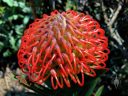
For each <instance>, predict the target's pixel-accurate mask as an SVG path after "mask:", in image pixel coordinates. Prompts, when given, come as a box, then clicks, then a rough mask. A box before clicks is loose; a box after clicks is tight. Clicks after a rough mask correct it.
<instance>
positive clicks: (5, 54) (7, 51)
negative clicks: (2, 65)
mask: <svg viewBox="0 0 128 96" xmlns="http://www.w3.org/2000/svg"><path fill="white" fill-rule="evenodd" d="M11 54H12V53H11V52H10V51H9V50H6V51H5V52H4V53H3V56H4V57H8V56H10V55H11Z"/></svg>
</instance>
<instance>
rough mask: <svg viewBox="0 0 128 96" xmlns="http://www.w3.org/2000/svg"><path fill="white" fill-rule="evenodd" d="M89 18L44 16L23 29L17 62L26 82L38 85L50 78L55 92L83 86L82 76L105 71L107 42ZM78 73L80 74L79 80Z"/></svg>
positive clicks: (64, 14) (81, 15)
mask: <svg viewBox="0 0 128 96" xmlns="http://www.w3.org/2000/svg"><path fill="white" fill-rule="evenodd" d="M104 33H105V32H104V30H103V29H102V28H100V25H99V23H98V22H97V21H95V20H94V19H93V18H92V17H91V16H89V15H85V14H84V13H79V12H75V11H72V10H70V11H66V12H62V13H59V12H58V11H56V10H55V11H53V12H52V13H51V15H50V16H48V15H46V14H44V15H43V17H42V18H41V19H36V20H35V21H34V23H32V24H30V26H29V28H28V29H26V30H25V32H24V35H23V37H22V39H21V46H20V49H19V51H18V63H19V66H20V68H21V69H22V71H23V73H25V74H26V75H27V76H28V78H29V80H30V81H32V82H35V83H38V84H42V83H44V82H45V81H46V80H47V79H51V85H52V87H53V88H54V89H57V88H58V87H60V88H63V87H64V85H67V87H70V86H71V83H70V82H71V81H70V80H72V81H74V83H78V85H80V86H83V85H84V75H85V74H86V75H88V76H92V77H94V76H96V73H95V70H96V69H105V68H106V64H105V61H106V60H107V59H108V54H109V49H108V48H107V47H108V39H107V38H106V37H105V35H104ZM78 74H79V75H81V76H80V77H81V78H79V77H78Z"/></svg>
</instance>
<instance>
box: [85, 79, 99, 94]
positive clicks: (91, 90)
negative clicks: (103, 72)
mask: <svg viewBox="0 0 128 96" xmlns="http://www.w3.org/2000/svg"><path fill="white" fill-rule="evenodd" d="M98 81H100V78H99V77H97V78H96V79H95V80H93V81H92V82H91V83H90V88H89V90H88V91H87V92H86V94H85V96H91V95H92V94H93V91H94V89H95V87H96V85H97V83H98Z"/></svg>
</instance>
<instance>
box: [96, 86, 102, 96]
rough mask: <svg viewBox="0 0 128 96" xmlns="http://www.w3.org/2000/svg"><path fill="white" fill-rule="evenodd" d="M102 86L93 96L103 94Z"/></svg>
mask: <svg viewBox="0 0 128 96" xmlns="http://www.w3.org/2000/svg"><path fill="white" fill-rule="evenodd" d="M103 89H104V86H103V85H102V86H101V87H100V88H99V89H98V90H97V92H96V94H95V96H101V93H102V92H103Z"/></svg>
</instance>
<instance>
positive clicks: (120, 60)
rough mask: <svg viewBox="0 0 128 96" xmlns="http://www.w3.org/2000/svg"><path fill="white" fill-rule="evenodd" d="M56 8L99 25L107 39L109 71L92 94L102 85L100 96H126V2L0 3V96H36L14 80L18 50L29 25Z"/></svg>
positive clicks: (30, 0) (33, 0)
mask: <svg viewBox="0 0 128 96" xmlns="http://www.w3.org/2000/svg"><path fill="white" fill-rule="evenodd" d="M55 9H56V10H58V11H59V12H62V11H66V10H69V9H72V10H75V11H78V12H83V13H85V14H89V15H91V16H92V17H93V18H94V19H96V20H97V21H98V22H99V23H100V25H101V27H102V28H103V29H104V30H105V31H106V36H107V37H108V38H109V49H110V50H111V53H110V54H109V60H108V61H107V62H106V63H107V67H108V68H109V69H110V70H109V71H108V72H106V73H105V74H103V75H101V76H100V80H99V81H98V83H97V84H96V85H95V88H93V89H94V91H93V92H97V90H98V89H99V90H98V91H101V89H102V86H104V88H103V90H102V94H101V96H128V0H0V96H38V95H26V93H28V92H29V93H30V92H31V90H29V89H26V88H25V87H23V86H21V85H20V84H19V83H18V80H16V79H14V78H13V77H14V76H13V73H15V74H20V69H19V67H18V63H17V51H18V48H19V45H20V42H21V41H20V40H21V36H22V35H23V32H24V30H25V29H26V28H28V25H29V24H30V23H32V22H33V21H34V19H35V18H41V17H42V14H44V13H45V14H50V12H51V11H53V10H55ZM100 86H101V87H100ZM76 94H77V93H76ZM43 96H45V95H43ZM50 96H52V95H50ZM58 96H59V95H58ZM62 96H63V95H62ZM64 96H71V95H64ZM73 96H85V95H78V94H77V95H73ZM86 96H89V95H86ZM91 96H95V95H91ZM97 96H100V95H97Z"/></svg>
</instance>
